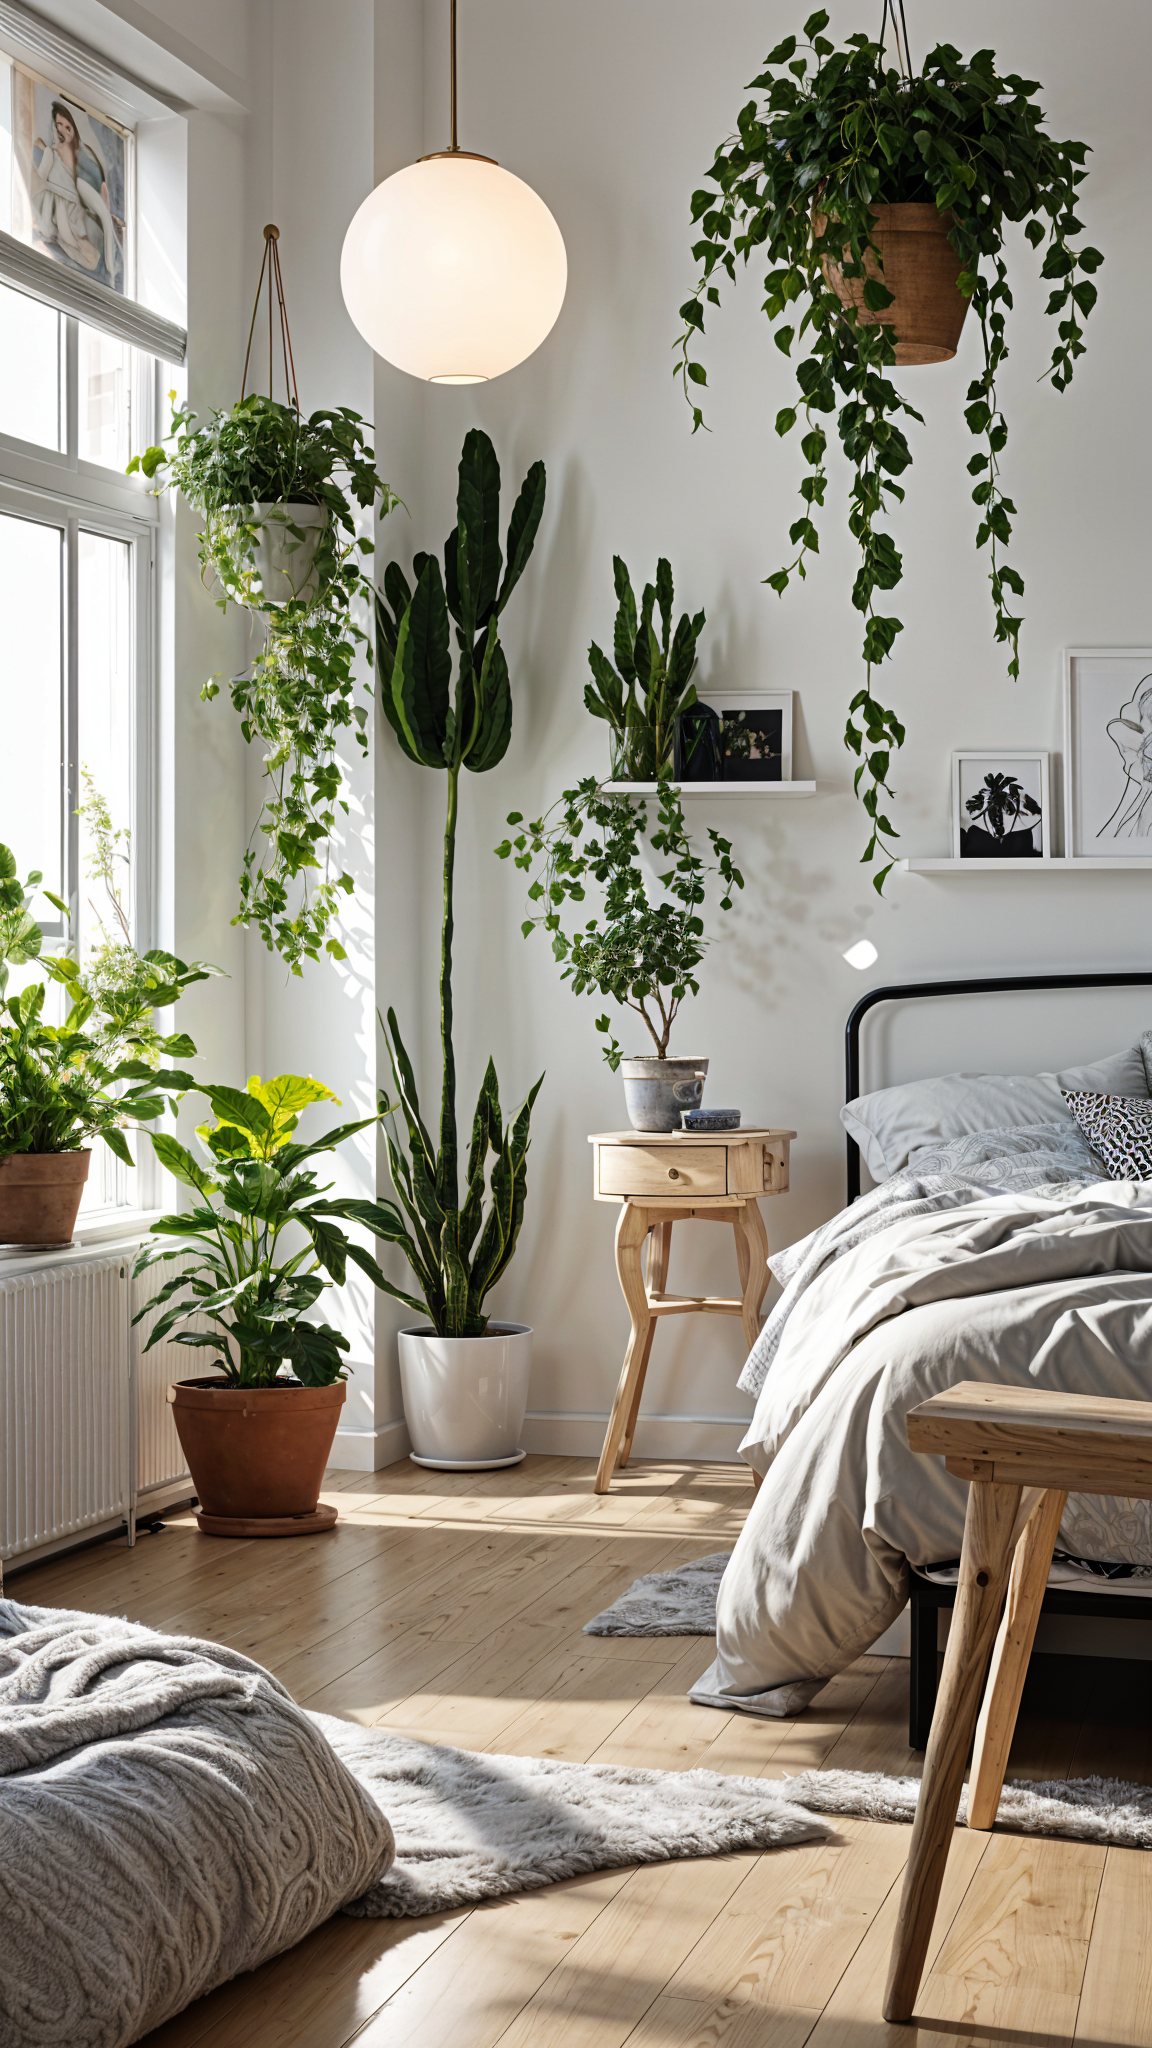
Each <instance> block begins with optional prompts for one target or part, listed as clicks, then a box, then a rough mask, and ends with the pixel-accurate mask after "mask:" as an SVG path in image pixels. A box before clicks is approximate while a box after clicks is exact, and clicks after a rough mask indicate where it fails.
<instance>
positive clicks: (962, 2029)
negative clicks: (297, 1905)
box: [6, 1458, 1152, 2048]
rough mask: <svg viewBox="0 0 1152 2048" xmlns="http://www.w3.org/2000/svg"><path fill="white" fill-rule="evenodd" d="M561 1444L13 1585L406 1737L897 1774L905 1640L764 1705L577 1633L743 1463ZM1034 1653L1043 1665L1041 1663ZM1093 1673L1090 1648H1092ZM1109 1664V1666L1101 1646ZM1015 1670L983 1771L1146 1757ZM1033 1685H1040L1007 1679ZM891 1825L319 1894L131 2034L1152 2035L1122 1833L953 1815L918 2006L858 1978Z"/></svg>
mask: <svg viewBox="0 0 1152 2048" xmlns="http://www.w3.org/2000/svg"><path fill="white" fill-rule="evenodd" d="M592 1475H593V1464H592V1461H591V1460H585V1459H579V1460H574V1459H563V1458H529V1459H528V1460H527V1462H526V1463H524V1464H523V1465H521V1466H520V1467H519V1468H518V1469H517V1470H515V1471H512V1472H492V1473H486V1474H480V1475H477V1474H468V1475H459V1476H449V1475H445V1474H438V1473H433V1472H426V1471H420V1470H419V1469H418V1468H417V1467H415V1466H413V1465H410V1464H408V1463H405V1464H402V1465H394V1466H391V1467H389V1468H388V1469H387V1470H386V1471H383V1472H379V1473H376V1474H373V1475H371V1476H366V1475H364V1474H359V1473H346V1474H335V1475H330V1479H331V1486H330V1489H329V1490H328V1492H327V1494H326V1497H327V1498H329V1499H332V1500H335V1501H336V1502H337V1504H338V1506H339V1508H340V1514H341V1520H340V1523H339V1525H338V1527H337V1529H336V1530H335V1532H334V1533H333V1534H331V1535H325V1536H319V1537H314V1538H310V1539H307V1540H303V1541H293V1542H279V1543H274V1542H250V1543H233V1542H226V1541H220V1540H218V1539H213V1538H211V1537H204V1536H201V1535H200V1534H199V1533H198V1532H197V1530H196V1528H195V1525H194V1524H193V1523H192V1522H191V1521H190V1520H189V1519H187V1518H185V1519H183V1520H179V1519H177V1520H173V1521H172V1522H170V1523H169V1524H168V1526H167V1527H166V1528H165V1529H164V1530H163V1531H162V1532H160V1533H157V1534H155V1535H142V1536H141V1538H140V1540H139V1542H138V1543H137V1545H136V1548H135V1549H134V1550H132V1551H129V1550H128V1549H127V1548H126V1547H125V1546H124V1545H123V1544H122V1543H119V1542H117V1543H111V1544H105V1545H102V1546H100V1547H98V1548H93V1549H91V1550H89V1551H86V1552H83V1553H79V1554H74V1555H73V1556H72V1557H71V1558H65V1559H60V1560H56V1561H51V1562H49V1563H47V1564H43V1565H39V1566H35V1567H32V1568H31V1569H29V1570H27V1571H25V1572H21V1573H19V1574H17V1575H10V1577H9V1581H8V1585H7V1587H6V1590H7V1592H8V1593H9V1595H10V1596H11V1597H13V1598H15V1599H18V1600H21V1601H27V1602H30V1603H42V1604H45V1605H61V1606H70V1607H77V1608H88V1609H94V1610H97V1611H103V1612H110V1613H117V1614H127V1615H128V1616H129V1617H130V1618H131V1619H133V1620H137V1621H143V1622H148V1623H151V1624H152V1625H154V1626H157V1627H162V1628H169V1629H173V1630H176V1631H178V1632H181V1633H186V1634H191V1635H201V1636H210V1637H214V1638H216V1639H217V1640H219V1641H222V1642H226V1643H230V1644H231V1645H232V1646H233V1647H234V1648H236V1649H238V1650H242V1651H244V1652H245V1653H246V1654H248V1655H249V1656H252V1657H255V1658H257V1659H258V1660H259V1661H260V1662H261V1663H262V1664H265V1665H267V1666H268V1667H269V1668H270V1669H271V1670H272V1671H274V1672H275V1673H276V1674H277V1675H278V1677H280V1678H281V1679H282V1680H283V1681H284V1683H285V1684H286V1685H288V1686H289V1687H290V1688H291V1690H292V1692H293V1693H294V1694H295V1696H296V1697H297V1699H299V1700H302V1701H303V1702H305V1703H306V1704H307V1705H309V1706H311V1707H316V1708H323V1709H324V1710H325V1711H326V1712H328V1713H334V1714H341V1715H345V1716H347V1717H349V1718H350V1719H353V1720H357V1721H360V1722H363V1723H365V1724H368V1723H374V1724H381V1725H384V1726H387V1727H390V1728H395V1729H399V1730H405V1731H408V1732H410V1733H412V1734H414V1735H418V1736H420V1737H422V1738H424V1739H426V1740H428V1741H432V1742H437V1741H442V1742H450V1743H457V1744H460V1745H462V1746H464V1747H468V1748H472V1749H490V1750H504V1751H512V1752H520V1753H522V1754H525V1755H535V1756H552V1757H567V1758H572V1759H595V1760H597V1761H601V1762H604V1763H620V1764H643V1765H657V1766H660V1767H662V1768H664V1769H668V1770H688V1769H691V1768H692V1767H693V1766H695V1765H704V1766H706V1767H708V1768H709V1769H713V1770H718V1771H726V1772H746V1773H750V1774H754V1775H762V1776H764V1777H770V1778H779V1777H782V1776H784V1775H786V1774H787V1773H789V1772H792V1771H796V1770H800V1769H805V1768H808V1767H812V1766H820V1765H836V1766H842V1767H844V1768H848V1769H855V1770H878V1771H890V1772H898V1771H905V1770H909V1771H917V1770H918V1769H919V1764H920V1759H919V1758H917V1757H915V1756H914V1755H913V1754H912V1753H911V1752H910V1751H909V1750H908V1748H907V1744H906V1735H907V1719H906V1717H907V1669H908V1667H907V1664H906V1662H904V1661H903V1660H901V1659H893V1660H885V1659H883V1658H876V1657H864V1658H861V1659H860V1661H859V1662H858V1663H857V1664H855V1665H854V1666H853V1668H852V1669H851V1670H850V1671H848V1672H845V1673H844V1674H842V1676H840V1677H839V1678H837V1679H835V1680H834V1681H833V1682H832V1684H831V1685H829V1686H828V1688H827V1689H826V1691H825V1692H824V1694H823V1695H822V1696H821V1698H820V1699H819V1700H818V1701H817V1702H816V1704H815V1706H814V1707H813V1708H810V1709H809V1711H808V1712H807V1714H805V1715H803V1716H801V1717H800V1718H799V1719H798V1720H796V1721H792V1722H781V1721H757V1720H754V1719H752V1718H750V1717H748V1716H742V1715H729V1714H722V1713H717V1712H714V1711H712V1710H710V1709H708V1708H701V1707H693V1706H690V1705H689V1703H688V1702H687V1700H686V1699H685V1697H684V1693H685V1688H686V1687H687V1685H688V1684H689V1683H690V1682H691V1681H692V1680H693V1679H695V1678H697V1677H698V1676H699V1675H700V1673H701V1672H702V1671H703V1670H704V1668H705V1667H706V1665H707V1664H708V1663H709V1661H710V1646H709V1644H708V1643H707V1642H706V1641H704V1640H702V1639H701V1638H688V1639H686V1638H679V1639H674V1640H670V1639H668V1638H655V1639H652V1638H649V1639H642V1640H635V1639H633V1640H628V1639H619V1638H618V1639H612V1638H605V1637H589V1636H585V1635H582V1634H581V1625H582V1623H583V1622H584V1621H586V1620H587V1619H588V1618H589V1617H590V1616H591V1615H593V1614H595V1613H596V1612H597V1611H598V1610H599V1609H600V1608H602V1607H604V1606H605V1605H606V1604H607V1603H608V1602H609V1601H610V1600H612V1599H614V1598H615V1596H616V1595H617V1594H618V1593H620V1592H621V1591H623V1589H624V1588H625V1587H626V1586H627V1585H628V1584H629V1582H630V1581H631V1580H632V1579H633V1578H634V1577H636V1575H637V1574H638V1573H640V1572H646V1571H652V1570H655V1569H660V1568H666V1567H668V1566H671V1565H673V1564H675V1563H676V1562H677V1561H678V1560H683V1559H686V1558H689V1557H696V1556H702V1555H704V1554H705V1553H706V1552H708V1551H712V1550H718V1549H724V1548H727V1547H729V1546H730V1545H731V1543H732V1541H733V1540H734V1538H735V1536H736V1534H737V1532H738V1530H739V1528H740V1526H741V1523H742V1521H743V1518H744V1515H745V1513H746V1512H747V1508H748V1506H749V1503H750V1500H751V1488H750V1485H749V1483H748V1479H747V1477H746V1476H745V1475H744V1474H743V1472H742V1470H737V1469H735V1468H733V1467H731V1466H719V1465H712V1466H708V1465H672V1464H660V1465H656V1464H640V1465H636V1466H634V1467H633V1469H632V1470H631V1471H630V1472H628V1473H626V1474H623V1475H621V1477H620V1479H619V1480H618V1481H616V1482H615V1483H614V1485H613V1489H612V1492H611V1493H610V1494H608V1495H606V1496H602V1497H599V1496H597V1495H595V1494H594V1493H593V1491H592ZM1045 1662H1046V1663H1050V1662H1051V1660H1045ZM1100 1668H1101V1667H1099V1666H1097V1667H1096V1670H1097V1671H1099V1670H1100ZM1103 1669H1104V1671H1105V1672H1107V1671H1108V1666H1107V1665H1105V1666H1104V1667H1103ZM1102 1690H1103V1691H1105V1692H1106V1693H1107V1695H1108V1698H1107V1699H1106V1701H1105V1706H1104V1708H1102V1709H1100V1708H1098V1709H1097V1713H1098V1716H1099V1718H1098V1719H1096V1720H1090V1719H1086V1718H1085V1704H1084V1700H1083V1699H1081V1700H1077V1698H1076V1697H1075V1688H1074V1687H1072V1686H1070V1685H1066V1684H1062V1683H1057V1684H1052V1683H1051V1682H1049V1684H1048V1685H1047V1687H1045V1686H1044V1685H1043V1684H1038V1685H1036V1686H1034V1687H1033V1696H1034V1703H1033V1704H1032V1705H1031V1707H1030V1706H1029V1702H1028V1701H1027V1700H1026V1702H1025V1711H1024V1714H1023V1715H1022V1718H1021V1723H1020V1726H1019V1729H1018V1732H1017V1741H1016V1746H1015V1748H1014V1750H1013V1754H1012V1763H1011V1767H1010V1769H1011V1774H1012V1775H1014V1776H1024V1775H1027V1776H1032V1777H1048V1776H1053V1777H1055V1776H1064V1775H1067V1774H1069V1773H1071V1774H1073V1775H1077V1776H1080V1775H1084V1774H1086V1773H1088V1772H1091V1771H1099V1772H1101V1773H1103V1774H1105V1775H1108V1776H1122V1777H1129V1778H1137V1779H1140V1780H1142V1781H1145V1782H1148V1781H1152V1732H1150V1729H1149V1717H1148V1715H1147V1713H1142V1714H1138V1715H1136V1716H1135V1717H1133V1716H1132V1715H1129V1716H1128V1717H1127V1724H1126V1723H1125V1717H1124V1716H1123V1715H1118V1714H1116V1713H1115V1712H1114V1711H1113V1705H1114V1702H1113V1700H1112V1694H1113V1692H1114V1690H1115V1688H1113V1687H1112V1686H1109V1687H1107V1688H1099V1687H1097V1688H1096V1689H1095V1691H1093V1692H1090V1693H1089V1694H1088V1695H1087V1697H1088V1698H1089V1699H1091V1698H1096V1699H1099V1697H1100V1693H1101V1691H1102ZM1036 1695H1039V1697H1038V1700H1037V1699H1036ZM907 1848H908V1830H907V1829H906V1828H903V1827H892V1826H884V1825H881V1824H878V1823H870V1822H862V1821H853V1820H842V1821H838V1822H836V1823H835V1837H834V1839H833V1840H832V1841H830V1842H826V1843H820V1844H817V1845H806V1846H805V1845H801V1846H799V1847H795V1848H790V1849H780V1850H775V1851H773V1852H770V1853H768V1854H765V1855H760V1856H757V1855H751V1854H749V1855H739V1856H730V1857H718V1858H714V1859H711V1860H704V1861H699V1862H681V1863H670V1864H665V1865H662V1866H653V1867H649V1868H645V1869H641V1870H633V1871H611V1872H607V1873H604V1874H603V1875H598V1876H592V1877H585V1878H578V1879H573V1880H571V1881H569V1882H567V1883H564V1884H558V1885H555V1886H552V1887H551V1888H549V1889H547V1890H545V1891H542V1892H537V1893H535V1894H533V1895H531V1896H526V1897H523V1898H517V1899H508V1900H501V1901H498V1902H495V1903H492V1904H489V1905H486V1906H483V1907H480V1908H477V1909H474V1910H472V1911H461V1912H456V1913H450V1914H445V1915H440V1916H437V1917H434V1918H429V1919H423V1920H415V1921H371V1920H370V1921H360V1920H346V1919H342V1918H336V1919H334V1920H332V1921H329V1922H328V1924H327V1925H326V1926H324V1927H322V1928H320V1929H319V1930H318V1931H317V1932H316V1933H315V1934H313V1935H312V1936H311V1937H310V1938H309V1939H308V1940H307V1941H305V1942H302V1943H301V1944H300V1946H299V1947H298V1948H296V1949H294V1950H293V1951H291V1952H290V1953H289V1954H288V1955H285V1956H282V1957H280V1958H279V1959H278V1960H277V1961H276V1962H273V1963H269V1964H267V1965H266V1966H265V1967H264V1968H263V1969H260V1970H258V1971H256V1972H254V1973H253V1974H252V1975H250V1976H246V1977H241V1978H239V1979H237V1980H236V1981H235V1982H233V1983H231V1984H228V1985H225V1986H224V1987H223V1988H222V1989H221V1990H219V1991H216V1992H214V1993H212V1994H211V1995H210V1996H209V1997H207V1998H205V1999H202V2000H200V2001H199V2003H198V2004H196V2005H194V2006H191V2007H190V2008H189V2009H188V2010H187V2012H185V2013H183V2014H182V2015H181V2016H180V2017H179V2018H178V2019H177V2020H174V2021H172V2022H171V2023H170V2024H169V2025H167V2026H165V2027H162V2028H160V2029H159V2030H158V2031H157V2032H156V2033H154V2034H151V2035H150V2036H149V2037H148V2043H149V2048H192V2044H199V2048H344V2044H346V2043H349V2042H352V2041H355V2042H356V2043H357V2044H358V2048H385V2044H387V2048H396V2044H403V2048H497V2044H499V2048H560V2044H561V2043H563V2048H622V2044H624V2043H628V2044H629V2048H801V2043H807V2044H809V2048H906V2044H909V2043H912V2042H915V2041H919V2042H920V2044H921V2048H925V2044H926V2043H930V2044H931V2048H950V2044H956V2048H960V2044H963V2048H972V2044H977V2043H983V2042H989V2043H991V2042H995V2043H998V2044H999V2043H1004V2042H1028V2043H1038V2044H1041V2048H1056V2044H1058V2043H1064V2042H1068V2043H1072V2042H1076V2043H1078V2044H1081V2048H1088V2044H1105V2043H1145V2044H1147V2043H1152V1856H1149V1855H1146V1854H1142V1853H1141V1852H1139V1851H1134V1850H1123V1849H1110V1850H1104V1849H1100V1848H1096V1847H1093V1846H1088V1845H1084V1844H1079V1843H1073V1842H1055V1841H1037V1840H1035V1839H1028V1838H1022V1837H1013V1836H1010V1835H993V1836H985V1835H969V1834H968V1833H967V1832H965V1831H963V1830H961V1831H958V1833H957V1835H956V1839H955V1843H954V1847H953V1851H952V1855H951V1859H950V1862H949V1867H948V1876H947V1879H946V1883H945V1889H944V1896H943V1900H942V1903H941V1911H940V1914H939V1916H938V1920H937V1925H936V1930H935V1936H934V1941H933V1947H932V1950H931V1952H930V1958H929V1969H928V1972H927V1973H926V1976H925V1981H924V1986H923V1989H922V1991H921V1996H920V2001H919V2006H918V2013H919V2014H920V2015H921V2020H920V2025H919V2027H916V2026H913V2027H904V2028H898V2027H887V2026H885V2024H884V2023H883V2021H882V2020H881V2019H880V2017H879V2014H880V1999H881V1992H882V1987H883V1981H884V1974H885V1966H886V1961H887V1955H888V1947H889V1943H890V1941H891V1937H892V1927H893V1921H894V1917H895V1911H896V1903H897V1896H898V1891H899V1885H900V1878H901V1872H902V1868H903V1863H904V1858H905V1856H906V1853H907Z"/></svg>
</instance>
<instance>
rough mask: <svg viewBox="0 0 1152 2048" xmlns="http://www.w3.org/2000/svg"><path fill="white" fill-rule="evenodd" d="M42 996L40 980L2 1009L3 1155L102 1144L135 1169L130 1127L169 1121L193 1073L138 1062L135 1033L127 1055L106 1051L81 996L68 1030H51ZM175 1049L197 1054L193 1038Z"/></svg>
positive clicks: (192, 976) (189, 974)
mask: <svg viewBox="0 0 1152 2048" xmlns="http://www.w3.org/2000/svg"><path fill="white" fill-rule="evenodd" d="M179 964H180V963H178V962H174V963H173V965H174V966H179ZM182 972H183V977H184V980H185V981H188V980H193V981H195V980H199V979H201V976H200V975H199V974H198V973H196V971H195V970H193V969H187V968H185V969H183V970H182ZM178 992H179V991H177V993H178ZM44 996H45V984H44V983H43V982H42V981H41V982H36V983H34V984H33V986H32V987H31V988H26V989H25V990H24V991H23V993H22V994H21V995H18V996H10V997H9V998H8V1000H7V1001H6V1002H5V1003H4V1004H3V1005H2V1006H0V1155H2V1154H4V1153H7V1152H20V1153H24V1152H76V1151H79V1150H80V1149H81V1148H82V1147H83V1146H84V1145H85V1144H86V1143H87V1142H88V1140H89V1139H91V1138H102V1139H103V1140H104V1143H105V1144H106V1145H107V1146H108V1148H109V1150H110V1151H112V1152H114V1153H115V1154H116V1157H117V1159H121V1160H123V1162H124V1164H125V1165H126V1166H131V1165H132V1154H131V1152H130V1151H129V1149H128V1140H127V1138H126V1137H125V1135H124V1129H125V1125H126V1124H128V1123H129V1122H134V1123H144V1122H150V1121H152V1120H153V1119H154V1118H156V1117H158V1116H161V1115H163V1113H164V1111H165V1110H166V1109H167V1108H169V1107H170V1106H171V1105H173V1104H175V1103H176V1102H177V1101H179V1099H180V1097H181V1096H182V1095H183V1094H184V1093H185V1092H186V1090H187V1089H189V1088H191V1087H192V1085H193V1081H192V1076H191V1074H188V1073H185V1072H183V1071H182V1070H180V1069H177V1068H163V1067H157V1066H156V1065H155V1064H153V1063H152V1062H151V1061H150V1060H147V1059H144V1058H142V1057H140V1056H139V1049H138V1048H136V1047H135V1046H133V1045H132V1043H131V1038H132V1033H131V1032H128V1033H127V1037H128V1041H129V1042H128V1045H127V1047H126V1049H125V1051H124V1052H123V1053H117V1052H116V1051H109V1050H107V1049H106V1045H105V1044H103V1043H102V1042H101V1039H100V1038H99V1037H97V1036H94V1035H92V1034H91V1033H89V1032H86V1031H85V1030H84V1028H83V1026H84V1024H85V1022H86V1021H87V1019H88V1018H89V1017H90V1016H91V1014H92V1001H91V998H90V997H89V996H87V995H86V994H84V993H83V992H81V993H80V994H79V995H78V997H77V999H76V1001H75V1002H74V1003H73V1004H72V1007H71V1008H70V1010H69V1012H68V1015H67V1017H66V1018H65V1020H64V1023H63V1024H60V1025H57V1024H45V1022H44V1019H43V1010H44ZM168 1043H169V1044H171V1043H172V1041H171V1040H169V1041H168ZM176 1043H177V1044H178V1045H179V1047H180V1048H181V1050H187V1051H190V1052H195V1050H196V1048H195V1046H194V1045H193V1044H192V1041H191V1039H189V1038H184V1037H181V1038H180V1039H178V1040H177V1041H176Z"/></svg>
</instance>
